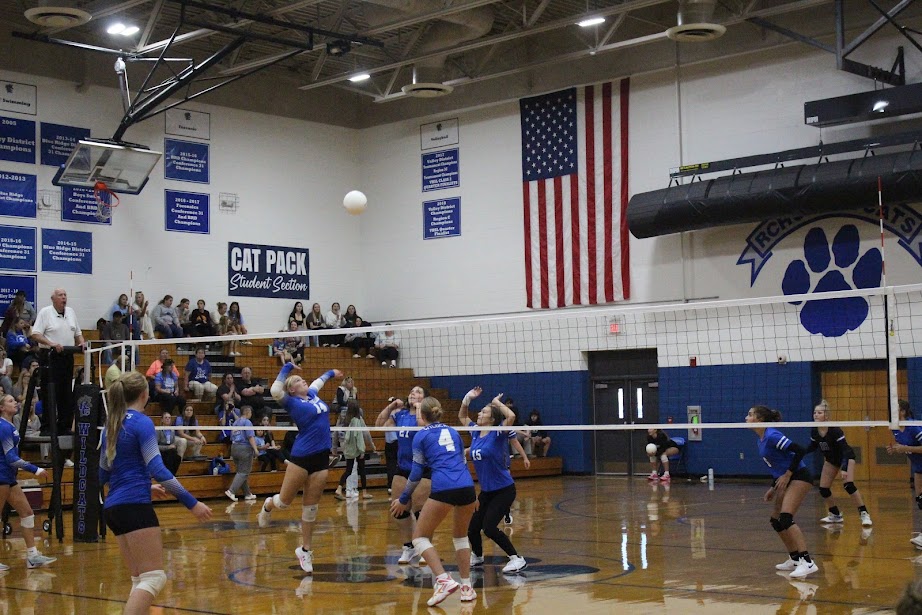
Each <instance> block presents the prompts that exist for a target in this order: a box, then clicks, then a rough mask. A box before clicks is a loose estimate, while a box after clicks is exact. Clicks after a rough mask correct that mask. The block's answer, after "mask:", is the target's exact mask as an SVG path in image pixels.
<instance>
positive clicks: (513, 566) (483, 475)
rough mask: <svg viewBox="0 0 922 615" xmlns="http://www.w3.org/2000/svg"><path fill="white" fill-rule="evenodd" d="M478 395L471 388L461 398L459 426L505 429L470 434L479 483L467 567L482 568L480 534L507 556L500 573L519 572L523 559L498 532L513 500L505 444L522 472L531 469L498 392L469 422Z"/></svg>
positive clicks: (472, 457) (470, 528)
mask: <svg viewBox="0 0 922 615" xmlns="http://www.w3.org/2000/svg"><path fill="white" fill-rule="evenodd" d="M480 393H481V389H480V387H474V388H473V389H471V390H470V391H468V393H467V395H465V396H464V400H463V401H462V402H461V409H460V410H459V411H458V420H459V421H460V422H461V424H462V425H468V426H469V427H474V426H480V427H483V428H487V427H498V426H501V425H502V426H504V427H509V429H508V430H502V431H493V430H488V429H484V430H482V431H473V432H471V448H470V451H471V459H473V461H474V469H475V470H476V471H477V480H478V482H480V496H479V497H478V502H479V505H478V506H477V510H475V511H474V516H473V517H471V522H470V525H469V526H468V528H467V537H468V539H469V540H470V541H471V566H482V565H483V541H482V540H481V539H480V532H481V531H482V532H483V533H484V534H486V535H487V537H488V538H489V539H490V540H492V541H493V542H495V543H496V544H497V545H499V547H500V548H501V549H502V550H503V551H505V552H506V555H508V556H509V562H508V563H507V564H506V565H505V566H504V567H503V572H504V573H507V574H508V573H516V572H521V571H522V570H524V569H525V567H526V566H528V564H527V562H526V561H525V558H524V557H522V556H520V555H519V553H518V551H516V549H515V546H513V544H512V541H511V540H509V537H508V536H506V533H505V532H503V531H502V530H500V529H499V522H500V520H501V519H502V518H503V515H504V514H506V511H508V510H509V509H510V507H511V506H512V503H513V502H514V501H515V481H514V480H513V479H512V474H511V473H510V472H509V467H508V465H507V462H508V460H509V457H508V455H507V453H506V443H507V442H508V443H509V444H511V445H512V449H513V450H514V451H516V452H517V453H518V454H519V455H521V456H522V461H523V463H524V464H525V469H526V470H527V469H528V468H529V467H530V466H531V462H530V461H529V460H528V456H527V455H526V454H525V451H524V450H523V449H522V444H521V443H520V442H519V441H518V439H517V438H516V432H515V430H514V429H512V425H514V424H515V413H513V412H512V410H510V409H509V408H508V407H507V406H506V405H505V404H504V403H503V402H502V401H500V400H501V398H502V396H503V394H502V393H500V394H499V395H497V396H496V397H494V398H493V401H491V402H490V403H489V404H487V405H486V406H484V408H483V410H481V411H480V412H479V413H478V414H477V422H476V423H475V422H474V421H472V420H470V418H469V417H468V411H469V407H470V403H471V401H472V400H474V399H476V398H477V397H479V396H480Z"/></svg>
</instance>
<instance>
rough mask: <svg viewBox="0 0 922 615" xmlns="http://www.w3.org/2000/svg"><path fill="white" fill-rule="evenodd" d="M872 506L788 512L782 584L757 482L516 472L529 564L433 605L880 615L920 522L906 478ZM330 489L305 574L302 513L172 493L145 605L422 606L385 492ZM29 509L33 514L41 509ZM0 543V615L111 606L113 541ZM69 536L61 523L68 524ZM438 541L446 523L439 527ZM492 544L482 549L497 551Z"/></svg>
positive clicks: (519, 529)
mask: <svg viewBox="0 0 922 615" xmlns="http://www.w3.org/2000/svg"><path fill="white" fill-rule="evenodd" d="M859 487H860V489H861V491H862V493H863V494H864V496H865V499H866V501H867V504H868V507H869V509H870V511H871V514H872V516H873V519H874V523H875V525H874V527H873V531H863V530H862V528H861V526H860V525H859V523H858V518H857V513H856V511H855V510H854V508H853V507H852V506H851V505H850V502H849V501H848V500H846V499H845V498H846V496H845V494H844V493H843V492H842V491H841V484H837V485H836V486H835V488H834V494H835V495H836V496H837V498H838V500H839V503H840V505H842V508H843V510H844V511H845V524H844V526H842V527H841V528H840V529H835V530H834V529H825V528H823V527H822V526H821V525H820V524H819V523H818V522H817V520H818V519H819V518H820V517H821V516H823V514H824V510H823V509H822V503H821V500H820V497H819V495H818V494H816V493H815V492H814V494H813V495H811V496H809V497H808V498H807V500H806V501H805V503H804V505H803V507H802V509H801V511H800V513H799V514H798V515H797V517H796V520H797V521H798V523H799V525H800V527H801V528H803V530H804V532H805V534H806V536H807V541H808V546H809V548H810V551H811V552H812V553H813V554H814V555H815V557H816V559H817V561H818V563H819V565H820V572H819V573H817V574H814V575H812V576H810V577H808V578H807V579H806V580H804V581H800V582H792V581H790V580H788V578H787V577H785V576H783V575H780V574H776V571H775V568H774V566H775V564H777V563H779V562H781V561H782V560H783V559H785V558H786V556H787V554H786V553H785V552H784V550H783V548H782V545H781V542H780V540H779V539H778V538H777V536H776V535H775V533H774V532H773V531H772V529H771V527H770V526H769V524H768V514H769V507H768V505H767V504H764V503H763V502H762V501H761V497H762V494H763V493H764V491H765V488H766V485H765V484H764V483H756V482H725V481H718V483H717V484H716V486H715V488H714V489H713V490H709V489H708V486H707V485H706V484H701V483H698V482H694V483H688V482H685V481H684V480H681V479H677V480H676V482H675V483H674V484H673V485H671V486H670V487H668V488H667V487H665V486H661V485H650V484H648V483H647V481H646V480H644V479H643V478H634V479H625V478H591V477H590V478H582V477H553V478H536V479H527V480H520V481H519V482H518V492H519V499H518V501H517V502H516V505H515V507H514V509H513V515H514V519H513V524H512V525H511V526H509V528H508V529H507V531H508V532H509V533H510V534H511V536H512V540H513V542H514V543H515V544H516V546H517V547H518V549H519V553H520V554H522V555H524V556H525V557H526V558H527V559H528V561H529V567H528V568H527V569H526V570H525V572H524V574H522V575H518V576H504V575H502V574H501V573H500V571H499V569H500V568H501V566H502V564H503V563H504V561H505V558H501V557H499V555H500V554H498V553H497V551H498V549H496V548H495V546H494V545H492V543H486V547H485V550H486V554H487V557H488V559H487V564H488V565H487V566H485V567H484V568H483V571H482V573H477V574H476V575H475V577H474V579H475V586H476V589H477V592H478V598H477V601H476V602H475V603H472V604H462V603H461V602H460V601H459V600H458V597H457V595H454V596H451V597H449V598H448V599H447V600H446V601H445V602H444V603H442V605H440V608H438V609H432V610H431V612H433V613H525V612H527V613H529V615H531V614H540V613H553V614H555V615H564V614H568V613H579V614H580V615H589V614H593V613H724V612H726V613H738V612H742V611H745V612H746V613H747V614H748V613H773V614H774V613H795V612H797V613H814V612H816V613H874V612H887V611H888V610H889V609H890V608H891V607H892V606H893V605H894V604H895V602H896V600H897V599H898V597H899V596H900V594H901V593H902V591H903V589H904V588H905V586H906V584H907V582H909V581H911V580H913V579H915V578H917V577H918V578H922V574H920V573H922V557H920V561H919V562H918V563H917V562H916V560H915V558H916V557H917V556H918V555H920V553H922V552H918V551H916V549H915V547H914V546H913V545H911V544H910V543H909V538H910V537H911V536H912V535H913V530H918V529H919V518H918V517H917V514H918V513H917V511H916V507H915V504H914V502H913V501H912V498H911V496H910V492H909V486H908V484H902V483H899V484H897V483H881V482H877V483H863V484H860V485H859ZM373 493H374V496H375V497H374V499H372V500H370V501H363V502H358V503H356V502H349V503H343V502H337V501H335V500H334V499H333V498H332V496H331V495H330V494H329V493H328V494H326V495H325V496H324V500H323V502H322V504H321V508H320V517H319V520H320V522H319V524H318V526H317V534H316V535H315V546H314V549H315V551H314V553H315V556H314V562H315V563H314V566H315V568H314V570H315V573H314V576H313V578H310V577H306V576H305V575H304V574H303V573H302V572H301V570H300V568H299V567H298V565H297V561H296V559H295V557H294V549H295V547H296V546H298V543H299V529H298V525H297V524H296V522H295V520H296V518H297V517H299V516H300V515H299V514H298V513H299V509H298V510H294V509H289V510H288V511H284V512H277V513H275V518H274V519H273V522H272V526H271V527H270V528H267V529H265V530H260V529H259V528H258V527H257V526H256V513H257V511H258V507H259V503H258V502H261V499H260V500H259V501H258V502H257V503H255V504H246V503H243V502H239V503H237V504H235V505H233V506H231V505H230V502H229V501H228V500H211V501H209V502H208V503H209V505H210V506H211V507H212V508H213V510H214V511H215V517H214V519H213V521H212V522H210V523H208V524H206V525H200V524H197V523H196V522H195V521H194V519H193V518H192V517H191V515H189V514H188V513H187V512H186V511H185V509H183V508H182V507H180V506H178V505H177V504H175V503H170V504H164V505H160V506H158V507H157V513H158V515H159V517H160V523H161V525H162V527H163V539H164V544H165V561H166V569H167V574H168V575H169V577H170V582H169V584H168V585H167V588H166V589H165V590H164V592H163V593H162V594H161V595H160V596H159V598H158V600H157V604H158V605H159V607H158V608H157V609H155V610H154V612H155V613H222V614H223V613H305V612H310V613H318V614H333V613H336V614H339V613H375V614H381V615H384V614H397V613H425V612H427V609H426V606H425V601H426V599H427V598H428V597H429V595H430V592H431V590H430V587H431V578H430V575H429V574H428V572H429V571H428V569H426V568H422V569H419V568H412V567H408V566H398V565H397V564H396V561H397V556H398V554H399V546H400V545H399V541H398V536H397V531H396V529H395V528H394V525H393V523H391V522H390V521H389V520H388V518H387V516H386V512H385V511H386V506H387V504H386V501H387V497H386V493H385V491H384V490H383V489H375V490H373ZM37 516H38V517H39V519H42V518H43V517H42V516H41V515H37ZM13 524H14V532H13V536H12V538H11V539H8V540H5V541H3V544H2V547H0V561H2V562H4V563H6V564H9V565H11V566H12V570H10V571H9V572H7V573H5V574H3V576H2V577H0V596H2V600H0V614H2V615H6V614H12V613H22V614H31V613H40V614H42V615H52V614H54V615H63V614H67V613H81V614H82V613H120V612H121V609H122V607H123V601H124V600H125V598H126V596H127V592H128V590H129V587H130V581H129V579H128V574H127V572H126V571H125V569H124V567H123V565H122V562H121V559H120V557H119V553H118V547H117V545H116V543H115V540H114V539H113V538H112V537H111V536H110V537H109V538H108V539H107V540H105V541H102V542H99V543H98V544H73V543H72V542H71V541H70V540H65V542H64V544H63V545H61V544H58V543H57V541H54V542H53V543H46V545H48V544H50V546H45V547H43V550H44V551H45V552H46V553H49V554H51V555H55V556H57V557H58V558H59V559H58V561H57V562H56V563H55V564H52V565H51V566H50V567H48V568H45V569H39V570H26V569H25V565H24V564H25V563H24V561H23V559H22V558H23V555H24V554H23V544H22V540H21V538H19V536H20V534H19V527H18V521H17V520H16V519H15V518H14V520H13ZM67 525H68V533H70V527H69V525H70V521H69V517H68V521H67ZM434 542H435V544H436V546H437V547H438V548H440V550H441V552H442V553H443V554H446V553H447V552H448V551H449V549H450V544H451V543H450V540H449V539H448V537H447V535H446V534H444V533H440V534H439V535H437V537H436V539H435V540H434ZM491 555H492V557H490V556H491Z"/></svg>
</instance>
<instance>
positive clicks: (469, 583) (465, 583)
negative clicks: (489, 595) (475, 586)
mask: <svg viewBox="0 0 922 615" xmlns="http://www.w3.org/2000/svg"><path fill="white" fill-rule="evenodd" d="M461 585H466V586H468V587H470V586H471V580H470V579H461Z"/></svg>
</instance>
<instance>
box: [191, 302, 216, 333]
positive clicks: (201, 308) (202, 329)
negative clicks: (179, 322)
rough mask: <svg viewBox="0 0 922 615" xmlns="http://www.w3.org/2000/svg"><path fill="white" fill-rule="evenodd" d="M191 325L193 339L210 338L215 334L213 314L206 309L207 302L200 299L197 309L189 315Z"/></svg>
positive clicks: (196, 304)
mask: <svg viewBox="0 0 922 615" xmlns="http://www.w3.org/2000/svg"><path fill="white" fill-rule="evenodd" d="M189 324H190V325H191V328H192V337H210V336H212V335H214V334H215V326H214V321H212V320H211V312H209V311H208V310H206V309H205V300H204V299H199V300H198V301H196V303H195V309H194V310H192V313H190V314H189Z"/></svg>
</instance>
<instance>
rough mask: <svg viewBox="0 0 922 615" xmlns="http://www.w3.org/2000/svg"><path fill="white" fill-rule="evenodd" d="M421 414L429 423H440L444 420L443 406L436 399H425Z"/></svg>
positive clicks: (421, 406)
mask: <svg viewBox="0 0 922 615" xmlns="http://www.w3.org/2000/svg"><path fill="white" fill-rule="evenodd" d="M420 412H421V413H422V415H423V418H425V419H426V421H427V422H428V423H438V422H439V421H440V420H441V419H442V405H441V404H440V403H439V400H437V399H436V398H435V397H426V398H425V399H423V401H422V404H421V405H420Z"/></svg>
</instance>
